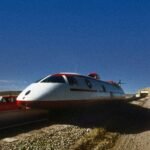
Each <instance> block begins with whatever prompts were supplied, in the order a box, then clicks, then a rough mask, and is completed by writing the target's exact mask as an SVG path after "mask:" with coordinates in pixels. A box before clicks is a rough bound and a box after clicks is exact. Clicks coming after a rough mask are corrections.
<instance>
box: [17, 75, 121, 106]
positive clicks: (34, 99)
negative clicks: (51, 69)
mask: <svg viewBox="0 0 150 150" xmlns="http://www.w3.org/2000/svg"><path fill="white" fill-rule="evenodd" d="M123 98H124V91H123V90H122V88H121V87H120V86H119V85H118V84H116V83H114V82H111V83H110V82H104V81H101V80H99V79H95V78H93V77H90V76H84V75H80V74H75V73H59V74H54V75H49V76H47V77H45V78H43V79H41V80H39V81H37V82H36V83H33V84H31V85H29V86H28V87H27V88H26V89H25V90H23V91H22V92H21V94H20V95H19V96H18V97H17V105H18V106H19V107H24V108H53V107H64V106H70V105H76V104H83V103H90V102H96V101H100V100H112V99H123Z"/></svg>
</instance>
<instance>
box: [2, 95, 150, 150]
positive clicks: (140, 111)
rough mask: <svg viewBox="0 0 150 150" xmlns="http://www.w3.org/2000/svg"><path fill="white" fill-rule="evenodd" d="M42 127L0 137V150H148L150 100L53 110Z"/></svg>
mask: <svg viewBox="0 0 150 150" xmlns="http://www.w3.org/2000/svg"><path fill="white" fill-rule="evenodd" d="M48 117H49V119H48V121H47V122H46V123H44V124H40V126H39V125H32V126H31V125H30V126H25V127H20V128H17V129H13V130H7V131H5V132H4V133H3V134H2V132H1V134H0V149H2V150H8V149H13V150H17V149H36V150H41V149H46V150H66V149H68V150H89V149H90V150H106V149H109V150H130V149H131V150H149V149H150V97H146V98H142V99H139V100H136V101H131V102H126V101H121V100H116V101H107V102H106V101H104V102H100V103H99V104H93V105H89V106H83V107H80V108H69V109H62V110H53V111H50V112H49V116H48Z"/></svg>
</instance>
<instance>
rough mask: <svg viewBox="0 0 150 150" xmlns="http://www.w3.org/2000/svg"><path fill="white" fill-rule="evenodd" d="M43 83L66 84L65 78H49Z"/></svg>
mask: <svg viewBox="0 0 150 150" xmlns="http://www.w3.org/2000/svg"><path fill="white" fill-rule="evenodd" d="M41 83H66V81H65V79H64V77H63V76H54V75H53V76H48V77H47V78H45V79H43V80H42V81H41Z"/></svg>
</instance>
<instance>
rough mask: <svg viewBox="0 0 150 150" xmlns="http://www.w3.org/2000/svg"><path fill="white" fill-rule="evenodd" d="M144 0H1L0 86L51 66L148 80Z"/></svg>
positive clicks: (134, 84)
mask: <svg viewBox="0 0 150 150" xmlns="http://www.w3.org/2000/svg"><path fill="white" fill-rule="evenodd" d="M149 8H150V1H149V0H144V1H143V0H115V1H114V0H92V1H91V0H44V1H42V0H13V1H12V0H1V1H0V69H1V71H0V90H16V89H23V88H24V87H26V85H28V84H30V83H31V82H33V81H35V80H37V79H38V78H41V77H42V76H45V75H47V74H51V73H56V72H67V71H69V72H79V73H82V74H88V73H89V72H97V73H99V74H100V75H101V78H102V79H103V80H116V81H118V80H120V79H121V80H122V81H123V82H125V83H126V84H124V85H123V88H124V89H125V91H126V92H135V91H136V90H138V89H139V88H143V87H148V86H150V60H149V59H150V9H149Z"/></svg>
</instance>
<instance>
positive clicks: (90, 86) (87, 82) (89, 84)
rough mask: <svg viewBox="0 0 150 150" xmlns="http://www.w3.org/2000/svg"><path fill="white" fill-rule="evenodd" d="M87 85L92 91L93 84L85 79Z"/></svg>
mask: <svg viewBox="0 0 150 150" xmlns="http://www.w3.org/2000/svg"><path fill="white" fill-rule="evenodd" d="M85 83H86V85H87V86H88V87H89V88H90V89H91V88H92V83H91V82H90V81H89V80H88V79H85Z"/></svg>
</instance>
